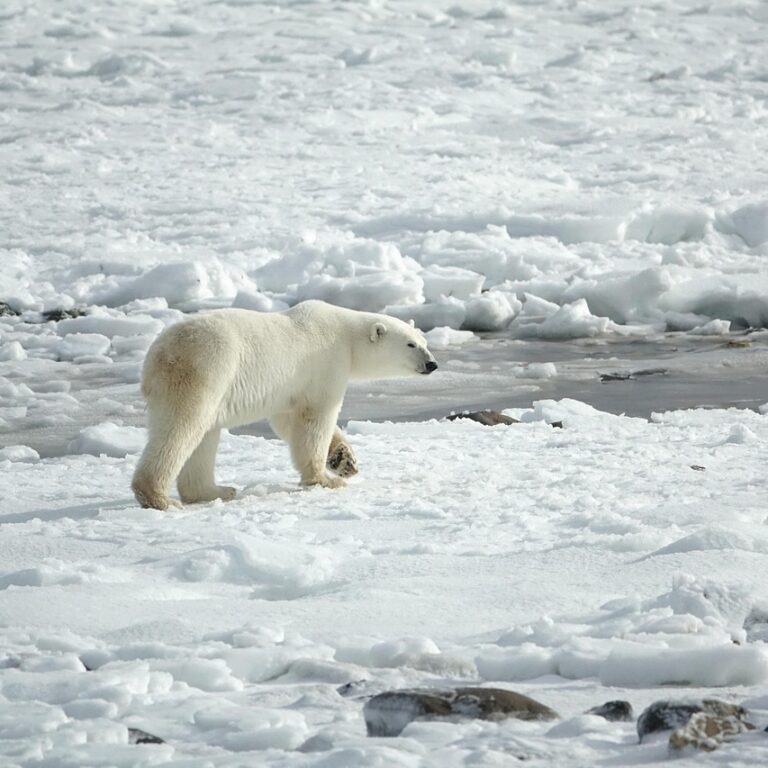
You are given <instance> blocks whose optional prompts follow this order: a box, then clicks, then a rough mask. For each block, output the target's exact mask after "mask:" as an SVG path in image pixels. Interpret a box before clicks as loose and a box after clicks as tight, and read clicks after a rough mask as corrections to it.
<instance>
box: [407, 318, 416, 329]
mask: <svg viewBox="0 0 768 768" xmlns="http://www.w3.org/2000/svg"><path fill="white" fill-rule="evenodd" d="M408 325H410V326H411V328H415V327H416V323H414V322H413V318H411V319H410V320H409V321H408Z"/></svg>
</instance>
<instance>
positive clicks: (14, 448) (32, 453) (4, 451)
mask: <svg viewBox="0 0 768 768" xmlns="http://www.w3.org/2000/svg"><path fill="white" fill-rule="evenodd" d="M39 459H40V454H39V453H38V452H37V451H36V450H34V448H30V447H29V446H28V445H9V446H7V447H5V448H0V461H39Z"/></svg>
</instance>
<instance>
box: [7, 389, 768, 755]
mask: <svg viewBox="0 0 768 768" xmlns="http://www.w3.org/2000/svg"><path fill="white" fill-rule="evenodd" d="M516 414H517V415H518V416H521V418H522V423H521V424H518V425H513V426H508V427H494V428H488V427H482V426H480V425H478V424H475V423H473V422H467V421H458V422H435V421H430V422H424V423H403V424H376V423H373V422H353V423H351V424H350V425H349V434H350V439H351V443H352V445H353V446H354V448H355V450H356V451H357V452H358V456H359V459H360V463H361V468H362V470H361V475H360V476H359V477H358V478H357V479H355V480H354V481H353V482H352V483H351V484H350V486H349V487H348V488H346V489H344V490H343V491H337V492H333V491H326V490H320V489H316V490H310V491H304V490H300V489H298V488H297V486H296V483H295V480H296V478H295V473H294V471H293V470H292V469H291V468H290V467H289V461H288V456H287V449H286V448H285V447H284V446H283V444H282V443H279V442H278V441H275V440H267V439H264V438H261V437H252V436H230V437H229V438H227V439H226V440H225V441H224V445H223V450H222V455H221V460H220V465H221V469H220V475H221V479H222V480H223V481H224V482H227V483H229V482H231V483H234V484H236V485H238V487H239V488H241V489H242V492H241V494H240V497H239V499H237V500H235V501H233V502H230V503H228V504H222V503H218V504H213V505H204V506H191V507H188V508H187V509H185V510H183V511H179V512H171V513H159V512H156V511H154V510H141V509H139V508H137V507H136V505H135V502H134V501H133V500H132V499H131V498H130V497H129V491H128V483H129V477H130V473H131V470H132V467H133V465H134V463H135V460H136V455H135V453H134V451H135V450H136V446H137V445H139V444H140V443H141V440H140V439H139V437H140V436H139V435H136V434H134V431H133V430H132V429H129V428H119V427H114V426H112V427H110V426H106V425H102V426H101V427H100V428H98V429H94V430H91V433H90V434H89V435H87V436H84V437H83V440H82V442H81V444H80V445H79V446H78V448H79V449H80V450H82V451H86V453H83V454H81V455H70V456H65V457H62V458H57V459H46V460H42V461H35V460H34V457H32V456H25V455H18V456H11V457H10V458H9V460H5V461H2V464H1V465H0V466H2V474H0V497H1V498H3V499H4V500H5V502H4V505H3V514H2V517H0V523H2V524H0V551H2V552H3V567H2V571H3V572H2V575H1V576H0V627H1V628H0V648H2V649H3V652H2V658H0V665H1V666H2V667H5V668H4V669H2V672H1V673H0V724H2V728H0V731H2V735H3V736H4V737H5V738H0V750H2V753H3V754H5V755H6V760H10V763H11V764H13V765H15V764H19V765H23V766H32V765H57V766H59V765H66V766H69V765H72V766H85V765H97V766H98V765H104V764H107V763H108V764H110V765H126V766H132V765H143V764H155V763H154V762H153V761H156V762H159V763H163V762H164V761H168V762H170V763H172V764H174V765H185V766H186V765H193V766H203V765H215V766H219V765H221V766H236V765H246V764H247V765H265V766H266V765H292V764H296V765H308V766H315V765H317V766H321V765H322V766H353V765H361V766H362V765H386V766H389V765H393V766H394V765H402V766H412V765H413V766H415V765H430V766H459V765H504V764H505V762H504V761H505V759H507V758H505V755H506V756H509V755H510V754H512V755H517V754H520V755H524V756H527V757H531V758H541V760H543V761H544V763H543V764H558V765H594V764H595V762H596V761H597V760H598V759H599V760H605V761H606V764H613V765H626V764H628V763H630V762H636V761H639V762H644V761H653V760H657V759H663V758H664V757H666V754H667V752H666V743H659V742H657V741H656V742H655V741H650V742H648V743H645V742H644V743H643V744H642V745H638V744H637V735H636V732H635V726H634V723H607V722H606V721H602V720H601V719H600V718H596V717H594V716H590V717H586V718H585V717H583V712H584V711H585V710H586V709H588V708H589V707H591V706H594V705H597V704H601V703H602V702H604V701H606V700H608V699H616V698H626V699H628V700H629V701H631V703H632V704H633V706H634V707H635V709H636V711H637V712H638V713H639V711H640V710H641V709H642V707H643V706H645V705H647V704H649V703H650V702H651V701H653V700H655V699H659V698H666V697H668V696H670V695H672V696H674V695H676V694H680V693H681V690H680V688H681V687H684V690H683V691H682V693H684V694H687V695H695V694H701V693H702V691H705V692H706V693H708V694H710V695H711V694H712V693H713V691H714V692H715V693H716V695H718V696H720V697H724V698H726V699H734V700H737V701H739V702H744V703H746V705H747V706H748V707H749V708H750V710H751V712H752V717H753V718H754V719H755V721H756V724H758V725H759V726H760V727H764V726H765V725H766V724H767V723H768V696H767V695H766V681H768V653H767V652H766V651H765V650H764V640H765V639H766V637H768V594H766V592H765V583H766V582H765V573H766V562H768V533H766V525H765V522H766V506H765V488H764V477H765V470H764V454H765V444H766V442H767V441H768V421H767V420H766V417H765V416H762V415H760V414H757V413H755V412H752V411H741V410H735V409H733V410H727V411H703V410H702V411H675V412H667V413H664V414H659V415H657V416H655V417H654V418H653V419H652V420H650V421H647V420H644V419H633V418H629V417H622V416H614V415H609V414H603V413H600V412H598V411H594V410H592V409H591V408H589V407H588V406H585V405H583V404H580V403H578V402H576V401H568V400H563V401H559V402H557V403H556V402H554V401H542V402H540V403H539V404H538V405H537V406H536V407H535V408H533V409H529V410H527V411H523V412H519V411H518V412H516ZM554 420H561V421H563V428H562V429H556V428H552V427H551V426H549V424H548V422H551V421H554ZM92 450H93V451H94V452H96V453H101V456H99V457H97V456H93V455H89V453H87V452H88V451H92ZM126 451H129V454H128V457H127V458H119V456H122V455H123V454H124V453H125V452H126ZM6 452H7V449H6ZM697 468H698V469H697ZM737 643H738V644H737ZM84 664H85V665H87V667H88V668H89V669H91V670H93V671H86V668H85V666H84ZM358 681H362V682H360V683H359V685H355V686H353V689H352V691H351V694H352V695H350V696H346V697H343V696H341V695H340V694H339V693H338V692H337V688H338V687H339V686H341V685H343V684H345V683H350V682H351V683H356V682H358ZM478 681H480V682H482V683H495V684H502V685H509V686H511V687H512V688H513V689H515V690H518V691H522V692H527V693H529V694H530V695H533V696H534V697H535V698H537V699H539V700H540V701H542V702H543V703H545V704H547V705H549V706H551V707H553V708H554V709H555V710H557V711H558V712H559V713H560V715H561V716H562V720H561V721H559V722H557V723H556V724H552V723H524V722H521V721H510V722H505V723H501V724H498V723H481V724H478V723H476V722H467V723H464V724H459V725H452V726H451V727H445V726H444V725H440V724H435V725H422V724H418V725H413V726H409V727H408V728H406V730H405V732H404V733H403V735H402V736H401V737H399V738H396V739H373V738H368V737H366V736H365V727H364V723H363V718H362V706H363V703H364V701H365V697H366V696H368V695H370V694H372V693H376V692H379V691H381V690H386V689H390V688H398V687H405V686H412V685H426V686H439V685H444V684H446V682H451V683H456V682H461V683H464V684H467V683H470V682H471V683H475V682H478ZM661 686H663V687H661ZM713 686H716V687H715V688H712V687H713ZM127 727H138V728H141V729H143V730H145V731H147V732H149V733H152V734H154V735H157V736H160V737H162V738H164V739H166V741H167V742H168V744H167V745H164V746H163V745H161V746H150V745H147V746H143V747H137V746H129V745H126V741H127V730H126V729H127ZM758 735H759V736H760V737H762V738H758V737H757V736H755V735H753V736H750V737H745V739H744V740H742V741H741V742H740V743H739V744H738V745H732V746H729V747H724V748H722V749H721V751H720V752H718V753H716V754H715V755H714V756H712V757H711V758H709V759H710V760H711V761H712V762H718V761H719V762H721V763H724V764H727V765H736V764H742V763H743V764H744V765H750V764H751V765H753V764H756V763H759V762H761V761H763V760H764V758H765V754H766V749H767V748H768V744H767V743H766V739H768V736H766V735H765V734H762V733H761V734H758ZM313 737H316V738H313ZM310 739H313V740H312V741H309V740H310ZM305 744H306V746H304V747H303V749H304V750H309V751H302V752H301V753H297V752H295V751H294V750H296V749H297V748H300V747H302V745H305ZM249 750H258V751H260V752H259V754H258V755H253V754H251V755H250V756H245V755H243V754H242V753H243V751H249ZM262 750H263V751H262ZM315 751H317V754H315ZM107 755H108V756H109V759H108V760H107V758H106V756H107ZM193 758H194V759H193ZM174 760H176V761H178V762H175V763H174V762H173V761H174ZM142 761H145V762H142ZM740 761H741V762H740Z"/></svg>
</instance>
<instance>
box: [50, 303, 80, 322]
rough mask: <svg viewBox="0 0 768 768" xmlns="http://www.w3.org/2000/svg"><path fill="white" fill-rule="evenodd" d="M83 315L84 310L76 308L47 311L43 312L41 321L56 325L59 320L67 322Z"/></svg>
mask: <svg viewBox="0 0 768 768" xmlns="http://www.w3.org/2000/svg"><path fill="white" fill-rule="evenodd" d="M84 314H86V312H85V310H84V309H78V308H77V307H73V308H72V309H49V310H48V311H47V312H43V320H44V321H45V322H46V323H49V322H54V323H58V322H59V320H67V319H68V318H71V317H82V316H83V315H84Z"/></svg>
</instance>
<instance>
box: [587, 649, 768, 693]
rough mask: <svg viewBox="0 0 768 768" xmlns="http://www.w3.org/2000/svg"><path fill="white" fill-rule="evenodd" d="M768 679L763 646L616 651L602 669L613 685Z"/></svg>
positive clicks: (720, 683) (748, 682)
mask: <svg viewBox="0 0 768 768" xmlns="http://www.w3.org/2000/svg"><path fill="white" fill-rule="evenodd" d="M766 679H768V655H766V653H765V651H763V650H762V649H760V648H740V647H739V646H737V645H726V646H723V647H721V648H696V649H693V648H689V649H686V650H685V651H662V652H659V651H657V650H648V649H643V650H640V649H638V650H632V651H615V652H613V653H612V654H611V655H610V656H609V657H608V658H607V659H606V660H605V663H604V665H603V666H602V668H601V670H600V682H601V683H602V684H603V685H613V686H624V687H632V686H642V687H648V686H651V685H681V684H682V685H696V686H725V685H755V684H758V683H761V682H764V681H765V680H766Z"/></svg>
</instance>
